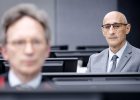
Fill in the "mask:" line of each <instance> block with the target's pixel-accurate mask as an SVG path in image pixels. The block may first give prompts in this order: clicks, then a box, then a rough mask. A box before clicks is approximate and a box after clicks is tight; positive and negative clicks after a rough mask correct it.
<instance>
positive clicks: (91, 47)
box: [76, 45, 108, 52]
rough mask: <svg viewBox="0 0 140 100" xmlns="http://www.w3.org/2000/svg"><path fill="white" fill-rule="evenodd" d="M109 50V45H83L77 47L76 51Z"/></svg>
mask: <svg viewBox="0 0 140 100" xmlns="http://www.w3.org/2000/svg"><path fill="white" fill-rule="evenodd" d="M106 48H108V46H107V45H83V46H77V47H76V50H88V51H89V50H92V51H99V52H101V51H103V50H104V49H106Z"/></svg>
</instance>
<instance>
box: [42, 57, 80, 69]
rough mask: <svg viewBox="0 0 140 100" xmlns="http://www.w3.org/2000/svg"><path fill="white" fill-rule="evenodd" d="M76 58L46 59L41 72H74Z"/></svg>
mask: <svg viewBox="0 0 140 100" xmlns="http://www.w3.org/2000/svg"><path fill="white" fill-rule="evenodd" d="M77 63H78V58H47V59H46V61H45V63H44V65H43V70H42V71H43V72H76V71H77Z"/></svg>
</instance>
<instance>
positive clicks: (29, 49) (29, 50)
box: [24, 43, 34, 54]
mask: <svg viewBox="0 0 140 100" xmlns="http://www.w3.org/2000/svg"><path fill="white" fill-rule="evenodd" d="M24 51H25V53H26V54H33V51H34V48H33V45H32V44H31V43H27V44H26V46H25V48H24Z"/></svg>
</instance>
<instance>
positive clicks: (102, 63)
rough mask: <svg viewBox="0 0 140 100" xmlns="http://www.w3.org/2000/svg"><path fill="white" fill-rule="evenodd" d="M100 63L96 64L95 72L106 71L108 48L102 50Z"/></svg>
mask: <svg viewBox="0 0 140 100" xmlns="http://www.w3.org/2000/svg"><path fill="white" fill-rule="evenodd" d="M99 60H100V61H99V62H100V63H98V65H96V66H97V72H98V71H100V72H107V64H108V49H106V50H105V51H104V52H103V55H102V57H101V58H100V59H99Z"/></svg>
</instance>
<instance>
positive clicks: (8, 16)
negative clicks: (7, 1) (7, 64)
mask: <svg viewBox="0 0 140 100" xmlns="http://www.w3.org/2000/svg"><path fill="white" fill-rule="evenodd" d="M24 16H29V17H31V18H33V19H35V20H36V21H38V22H39V23H40V24H41V25H42V27H43V28H44V30H45V31H46V34H45V35H46V41H47V43H49V42H50V28H49V25H48V24H49V23H48V19H47V15H46V12H45V11H44V10H42V9H39V8H37V7H36V6H35V5H33V4H19V5H17V6H15V7H13V8H11V9H9V10H8V11H7V12H5V13H4V15H3V17H2V19H1V34H0V43H1V45H5V44H6V42H7V37H6V32H7V30H8V28H9V27H10V26H11V25H12V24H13V23H15V22H16V21H18V20H19V19H21V18H22V17H24Z"/></svg>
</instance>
